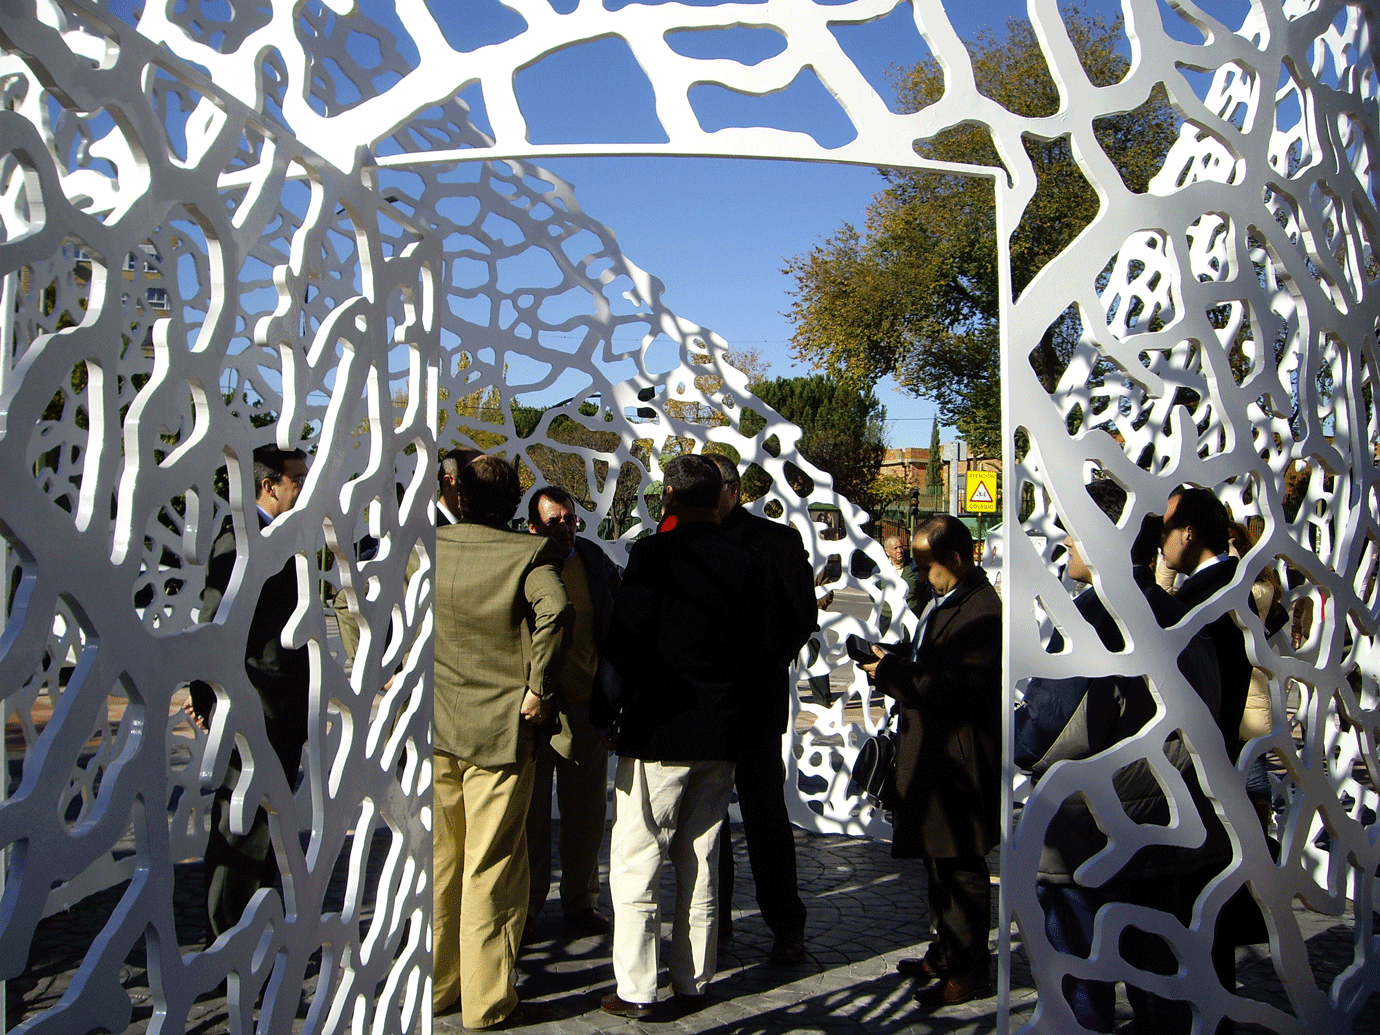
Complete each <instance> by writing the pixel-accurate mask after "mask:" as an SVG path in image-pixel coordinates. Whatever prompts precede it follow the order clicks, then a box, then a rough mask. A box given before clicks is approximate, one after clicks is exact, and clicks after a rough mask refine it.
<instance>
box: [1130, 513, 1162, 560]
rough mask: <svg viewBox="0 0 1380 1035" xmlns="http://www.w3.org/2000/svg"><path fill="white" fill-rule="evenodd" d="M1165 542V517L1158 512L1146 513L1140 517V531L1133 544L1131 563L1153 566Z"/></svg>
mask: <svg viewBox="0 0 1380 1035" xmlns="http://www.w3.org/2000/svg"><path fill="white" fill-rule="evenodd" d="M1162 542H1164V518H1162V517H1160V515H1158V514H1146V515H1145V517H1143V518H1141V519H1140V531H1139V532H1137V533H1136V538H1135V542H1133V543H1132V544H1131V563H1132V564H1136V565H1141V566H1143V567H1148V568H1153V567H1154V566H1155V558H1156V557H1157V556H1158V555H1159V552H1160V543H1162Z"/></svg>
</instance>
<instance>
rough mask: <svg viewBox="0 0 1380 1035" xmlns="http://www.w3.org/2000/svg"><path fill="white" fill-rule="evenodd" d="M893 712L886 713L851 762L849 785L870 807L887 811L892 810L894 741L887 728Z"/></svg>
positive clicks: (894, 772)
mask: <svg viewBox="0 0 1380 1035" xmlns="http://www.w3.org/2000/svg"><path fill="white" fill-rule="evenodd" d="M894 715H895V712H887V714H886V718H884V719H883V720H882V724H881V726H879V727H878V728H877V732H876V734H874V735H873V736H871V737H869V738H868V739H867V740H866V742H864V744H863V746H862V747H861V748H860V749H859V750H858V757H857V758H855V759H854V760H853V784H854V786H856V787H857V793H859V794H861V795H863V797H865V798H866V799H867V800H868V802H869V803H870V804H872V805H873V806H874V807H876V808H879V809H886V810H888V811H890V810H893V809H895V807H896V741H897V738H898V734H897V733H896V731H895V730H893V729H892V728H891V721H892V718H893V716H894Z"/></svg>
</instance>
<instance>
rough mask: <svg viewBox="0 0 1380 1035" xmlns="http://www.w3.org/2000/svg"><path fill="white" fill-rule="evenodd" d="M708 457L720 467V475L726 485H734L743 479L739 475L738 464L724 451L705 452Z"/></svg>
mask: <svg viewBox="0 0 1380 1035" xmlns="http://www.w3.org/2000/svg"><path fill="white" fill-rule="evenodd" d="M704 455H705V456H706V457H708V458H709V459H710V460H713V461H714V463H715V464H716V465H717V466H718V468H719V475H720V476H721V477H722V478H723V484H724V485H733V484H735V483H736V482H739V481H741V480H742V479H741V478H739V476H738V465H737V464H735V463H734V462H733V460H732V459H731V458H730V457H727V456H724V454H722V453H705V454H704Z"/></svg>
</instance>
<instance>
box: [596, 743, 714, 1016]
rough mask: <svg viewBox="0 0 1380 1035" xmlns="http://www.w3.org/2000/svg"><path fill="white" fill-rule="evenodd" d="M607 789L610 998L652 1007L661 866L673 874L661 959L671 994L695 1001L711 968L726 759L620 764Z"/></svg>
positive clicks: (636, 760)
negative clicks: (614, 994) (666, 946)
mask: <svg viewBox="0 0 1380 1035" xmlns="http://www.w3.org/2000/svg"><path fill="white" fill-rule="evenodd" d="M613 788H614V791H613V833H612V835H611V840H610V843H609V894H610V895H611V896H612V898H613V976H614V979H615V980H616V981H617V983H618V996H619V998H620V999H623V1000H624V1001H626V1002H629V1003H640V1004H646V1003H654V1002H656V987H657V969H658V964H659V962H660V956H661V870H662V867H663V866H664V865H665V863H666V862H667V861H668V860H669V861H670V863H671V865H672V866H673V867H674V869H675V874H676V907H675V910H676V911H675V916H674V917H673V918H672V921H671V946H670V952H669V953H668V954H667V959H666V963H667V969H668V970H669V971H670V972H671V989H672V991H674V992H675V993H676V994H677V995H688V996H695V995H701V994H703V993H704V989H705V986H706V985H707V984H709V982H710V980H711V979H712V978H713V977H714V969H715V967H716V965H717V963H718V947H719V943H718V938H717V933H716V932H717V930H718V928H717V914H716V910H717V896H716V895H715V889H716V888H717V886H718V883H719V823H720V822H722V820H723V818H724V816H725V815H727V813H728V799H729V797H730V796H731V795H732V793H733V763H732V762H679V763H677V762H647V761H643V760H642V759H639V758H620V759H619V760H618V773H617V776H616V777H615V779H614V783H613Z"/></svg>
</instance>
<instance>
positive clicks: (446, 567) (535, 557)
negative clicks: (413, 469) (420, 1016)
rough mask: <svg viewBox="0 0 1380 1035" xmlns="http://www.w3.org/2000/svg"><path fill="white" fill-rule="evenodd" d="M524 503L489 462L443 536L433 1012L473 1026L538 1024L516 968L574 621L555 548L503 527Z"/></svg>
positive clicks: (465, 489) (502, 467) (499, 464)
mask: <svg viewBox="0 0 1380 1035" xmlns="http://www.w3.org/2000/svg"><path fill="white" fill-rule="evenodd" d="M521 498H522V489H521V488H520V486H519V485H518V477H517V472H516V471H515V470H514V469H513V467H512V465H511V464H509V463H508V462H507V461H505V460H503V459H501V458H499V457H493V456H480V457H477V458H475V460H474V461H473V462H471V463H470V464H469V465H468V466H467V467H465V468H464V469H463V470H462V471H461V472H460V507H461V513H460V523H459V524H456V525H450V526H448V527H446V528H441V529H437V532H436V659H435V672H436V710H435V717H434V734H435V784H434V809H433V811H434V816H435V823H434V827H433V864H432V879H433V882H434V883H433V914H432V928H433V933H434V948H433V957H432V959H433V971H434V979H433V985H432V1003H433V1006H434V1008H435V1010H436V1012H437V1013H441V1012H444V1011H446V1010H448V1009H450V1008H452V1007H453V1006H454V1004H455V1003H456V1001H457V1000H459V1002H460V1008H461V1011H462V1020H463V1022H464V1025H465V1027H467V1028H478V1029H485V1028H494V1027H496V1026H500V1025H501V1026H503V1027H512V1026H514V1025H516V1024H522V1023H528V1022H530V1021H531V1020H534V1019H535V1017H534V1016H533V1014H534V1011H533V1010H532V1009H531V1008H530V1007H526V1006H524V1005H522V1004H520V1003H519V1002H518V997H517V990H516V987H515V984H514V966H515V963H516V961H517V954H518V946H519V943H520V941H521V938H522V925H523V923H524V922H525V921H526V919H527V892H528V869H527V835H526V827H525V820H526V817H527V806H528V803H529V802H530V800H531V797H532V784H533V774H534V771H535V770H534V758H535V732H536V728H537V726H538V725H540V724H541V722H542V721H543V720H544V719H545V718H546V716H547V713H548V711H549V701H548V698H549V697H550V695H552V694H553V693H554V692H555V687H556V675H557V673H558V672H559V671H560V662H561V655H562V652H563V650H564V648H565V637H566V634H567V630H568V628H569V623H570V618H571V607H570V600H569V598H568V597H567V596H566V592H565V587H564V586H563V585H562V584H561V579H560V575H559V574H558V573H557V565H559V563H560V560H561V557H560V550H559V548H558V547H557V546H556V545H555V544H554V543H553V542H552V541H551V540H549V539H545V538H542V537H539V536H531V535H526V534H523V533H517V532H512V531H509V530H508V529H507V528H506V527H505V526H506V524H507V522H508V521H509V520H511V518H512V516H513V514H514V512H515V511H516V510H517V505H518V502H519V500H520V499H521Z"/></svg>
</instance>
